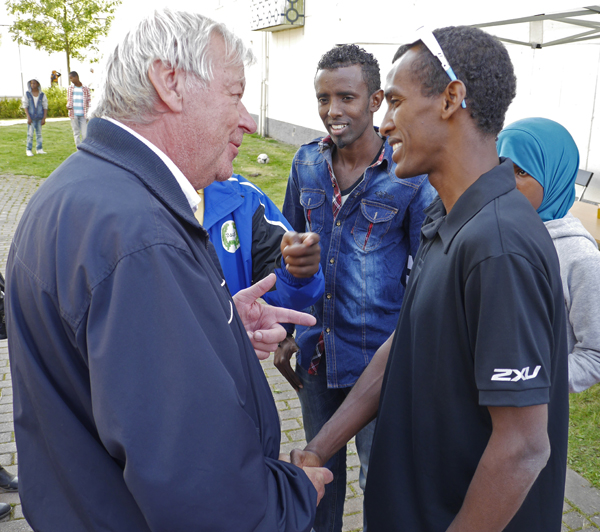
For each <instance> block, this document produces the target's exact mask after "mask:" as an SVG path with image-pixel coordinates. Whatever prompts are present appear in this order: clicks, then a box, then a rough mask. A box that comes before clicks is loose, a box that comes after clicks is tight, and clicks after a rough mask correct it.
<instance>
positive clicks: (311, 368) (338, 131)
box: [275, 45, 435, 532]
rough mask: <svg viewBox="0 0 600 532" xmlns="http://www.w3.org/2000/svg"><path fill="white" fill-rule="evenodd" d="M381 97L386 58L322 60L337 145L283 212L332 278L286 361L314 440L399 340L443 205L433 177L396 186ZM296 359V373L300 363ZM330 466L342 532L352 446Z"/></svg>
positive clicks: (331, 499)
mask: <svg viewBox="0 0 600 532" xmlns="http://www.w3.org/2000/svg"><path fill="white" fill-rule="evenodd" d="M380 87H381V85H380V77H379V65H378V64H377V61H376V59H375V58H374V57H373V56H372V54H369V53H367V52H365V51H364V50H363V49H361V48H359V47H358V46H356V45H345V46H340V47H336V48H334V49H332V50H331V51H329V52H327V53H326V54H325V55H324V56H323V57H322V58H321V60H320V62H319V64H318V67H317V75H316V77H315V90H316V96H317V101H318V108H319V114H320V116H321V119H322V120H323V124H324V125H325V128H326V129H327V131H328V133H329V135H328V136H327V137H325V138H323V139H315V140H314V141H312V142H310V143H308V144H305V145H304V146H302V147H301V148H300V149H299V150H298V153H296V156H295V157H294V161H293V164H292V169H291V173H290V178H289V181H288V188H287V192H286V196H285V202H284V205H283V213H284V215H285V216H286V218H287V219H288V220H289V222H290V223H291V225H292V227H293V229H294V230H295V231H298V232H305V231H312V232H315V233H317V234H319V236H320V237H321V250H322V251H321V265H322V268H323V272H324V274H325V294H324V296H323V299H322V300H321V301H319V302H318V303H317V304H316V305H315V306H314V307H313V314H314V315H315V316H316V318H317V323H316V325H314V326H313V327H298V330H297V335H296V342H297V346H296V344H295V343H294V340H293V338H291V337H289V336H288V338H287V339H286V340H285V341H284V342H282V344H281V347H280V348H279V349H278V351H277V352H276V355H275V365H276V366H277V367H278V369H279V370H280V371H281V373H282V374H283V375H284V376H285V377H286V378H287V380H288V381H289V382H290V384H291V385H292V386H293V387H294V388H295V389H296V390H297V391H298V394H299V397H300V402H301V405H302V415H303V420H304V428H305V431H306V438H307V440H308V441H310V440H311V439H312V438H313V437H314V436H315V435H316V434H317V432H318V431H319V430H320V428H321V427H322V426H323V425H324V424H325V423H326V422H327V420H328V419H329V418H330V417H331V416H332V415H333V413H334V412H335V410H336V409H337V408H338V406H339V405H340V404H341V403H342V402H343V400H344V398H345V397H346V395H347V394H348V393H349V391H350V389H351V388H352V386H353V385H354V383H355V382H356V381H357V380H358V378H359V377H360V375H361V374H362V372H363V370H364V369H365V368H366V367H367V365H368V364H369V362H370V360H371V358H372V357H373V354H374V353H375V351H376V350H377V348H378V347H379V346H380V345H381V344H383V343H384V342H385V340H386V339H387V338H388V337H389V336H390V334H392V332H393V330H394V328H395V326H396V321H397V319H398V314H399V311H400V306H401V304H402V298H403V295H404V284H403V281H404V279H405V278H406V274H407V273H408V267H409V255H410V256H414V255H415V254H416V252H417V249H418V247H419V237H420V229H421V224H422V222H423V218H424V214H423V210H424V209H425V208H426V207H427V206H428V205H429V204H430V203H431V201H432V200H433V199H434V197H435V191H434V189H433V188H432V187H431V185H430V184H429V182H428V180H427V176H426V175H420V176H417V177H414V178H410V179H405V180H401V179H399V178H397V177H396V176H395V174H394V168H395V166H396V165H395V164H394V163H393V162H392V148H391V147H390V146H389V145H388V143H387V142H386V141H385V139H383V138H382V137H381V135H380V134H379V132H378V131H377V129H375V128H374V127H373V114H374V113H375V112H376V111H377V110H378V109H379V107H380V105H381V103H382V100H383V91H382V90H381V88H380ZM401 280H402V282H401ZM296 350H297V359H298V364H297V365H296V371H295V372H294V371H293V370H292V369H291V366H290V358H291V355H292V353H293V352H294V351H296ZM373 430H374V422H372V423H370V424H369V425H368V426H367V427H365V428H364V429H363V430H362V431H361V432H360V433H359V434H357V436H356V445H357V449H358V454H359V457H360V461H361V471H360V478H359V482H360V486H361V488H363V489H364V485H365V482H366V473H367V467H368V459H369V453H370V449H371V442H372V437H373ZM327 467H328V468H329V469H331V471H332V472H333V474H334V481H333V483H331V484H329V485H328V486H327V488H326V493H325V496H324V498H323V500H322V501H321V503H320V505H319V507H318V509H317V518H316V521H315V525H314V528H315V530H316V531H317V532H324V531H327V532H330V531H340V530H341V529H342V515H343V506H344V498H345V493H346V449H345V447H344V448H343V449H341V451H339V452H338V453H337V454H336V455H335V456H334V457H333V458H332V459H331V460H330V461H329V462H328V465H327Z"/></svg>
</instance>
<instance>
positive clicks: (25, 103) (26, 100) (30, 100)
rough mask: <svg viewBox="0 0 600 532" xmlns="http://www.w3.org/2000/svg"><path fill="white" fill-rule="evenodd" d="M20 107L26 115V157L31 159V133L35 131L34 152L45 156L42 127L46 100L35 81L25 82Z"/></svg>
mask: <svg viewBox="0 0 600 532" xmlns="http://www.w3.org/2000/svg"><path fill="white" fill-rule="evenodd" d="M21 107H22V108H23V109H25V113H27V151H26V152H25V153H27V157H33V152H32V151H31V150H32V148H33V132H34V131H35V142H36V144H35V152H36V153H37V154H38V155H45V154H46V152H45V151H44V150H43V149H42V126H43V125H44V124H45V123H46V116H47V115H48V98H46V95H45V94H44V93H43V92H42V91H41V89H40V83H39V81H38V80H37V79H31V80H29V81H28V82H27V92H26V93H25V96H23V100H22V102H21Z"/></svg>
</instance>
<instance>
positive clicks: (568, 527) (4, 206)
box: [0, 121, 600, 532]
mask: <svg viewBox="0 0 600 532" xmlns="http://www.w3.org/2000/svg"><path fill="white" fill-rule="evenodd" d="M0 124H2V122H1V121H0ZM40 182H41V180H40V179H38V178H33V177H27V176H13V175H5V176H0V269H1V270H2V272H4V270H5V265H6V259H7V257H8V250H9V247H10V242H11V240H12V235H13V234H14V232H15V230H16V227H17V224H18V222H19V219H20V217H21V215H22V213H23V207H24V205H26V204H27V202H28V201H29V199H30V198H31V196H32V195H33V193H34V192H35V191H36V190H37V187H38V186H39V184H40ZM261 364H262V367H263V368H264V371H265V375H266V376H267V381H268V382H269V385H270V386H271V389H272V390H273V397H274V399H275V404H276V405H277V410H278V412H279V417H280V419H281V442H282V445H281V452H284V453H289V452H290V451H291V450H292V449H294V448H302V447H304V445H305V444H306V442H305V439H304V430H303V424H302V412H301V410H300V406H299V402H298V398H297V396H296V394H295V392H294V391H293V389H292V388H291V386H290V385H289V384H288V383H287V381H285V379H282V377H281V375H280V374H279V372H278V371H277V370H276V369H275V368H274V366H273V357H272V356H271V357H270V358H268V359H267V360H264V361H262V362H261ZM7 368H8V347H7V342H6V340H2V341H0V416H1V419H0V464H2V465H3V466H5V467H6V469H7V470H9V471H10V472H11V473H17V464H18V455H17V452H16V450H15V444H14V441H15V440H14V426H13V421H12V411H13V409H12V406H13V404H12V386H11V385H10V378H11V376H10V372H8V371H7ZM358 469H359V466H358V458H357V454H356V447H355V445H354V443H353V442H351V443H350V444H349V445H348V483H347V488H346V504H345V506H344V525H343V531H344V532H358V531H361V530H362V519H363V512H362V502H363V497H362V492H361V490H360V488H359V486H358ZM0 502H7V503H10V504H11V505H13V511H12V512H11V516H10V518H9V519H8V520H6V521H4V522H0V532H31V528H30V527H29V526H28V525H27V522H26V521H25V519H24V518H23V512H22V510H21V503H20V500H19V496H18V494H15V493H0ZM579 530H600V491H599V490H597V489H595V488H593V487H591V486H590V484H589V482H588V481H587V480H585V479H584V478H583V477H581V476H580V475H578V474H577V473H575V472H574V471H571V470H568V471H567V485H566V490H565V502H564V506H563V526H562V531H561V532H575V531H579Z"/></svg>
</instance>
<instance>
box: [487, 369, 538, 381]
mask: <svg viewBox="0 0 600 532" xmlns="http://www.w3.org/2000/svg"><path fill="white" fill-rule="evenodd" d="M540 369H542V366H536V367H535V369H534V370H533V373H532V374H531V375H530V374H529V366H527V367H526V368H523V369H522V370H521V371H519V370H518V369H495V370H494V375H492V380H493V381H512V382H516V381H520V380H524V381H528V380H529V379H535V378H536V377H537V375H538V373H539V372H540ZM513 373H514V374H515V376H514V377H511V376H512V374H513Z"/></svg>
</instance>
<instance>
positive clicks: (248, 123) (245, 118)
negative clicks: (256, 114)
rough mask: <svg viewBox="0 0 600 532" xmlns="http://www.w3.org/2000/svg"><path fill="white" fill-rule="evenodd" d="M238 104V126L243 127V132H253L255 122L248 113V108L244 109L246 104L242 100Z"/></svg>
mask: <svg viewBox="0 0 600 532" xmlns="http://www.w3.org/2000/svg"><path fill="white" fill-rule="evenodd" d="M240 105H241V108H240V122H239V125H238V127H240V128H241V129H243V130H244V133H248V134H251V133H254V132H255V131H256V122H255V121H254V119H253V118H252V117H251V116H250V113H249V112H248V109H246V106H245V105H244V104H243V103H242V102H240Z"/></svg>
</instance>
